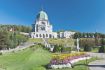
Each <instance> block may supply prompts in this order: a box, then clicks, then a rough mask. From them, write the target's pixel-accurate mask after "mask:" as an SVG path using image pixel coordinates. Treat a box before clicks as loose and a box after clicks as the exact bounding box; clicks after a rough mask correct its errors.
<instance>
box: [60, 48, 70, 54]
mask: <svg viewBox="0 0 105 70" xmlns="http://www.w3.org/2000/svg"><path fill="white" fill-rule="evenodd" d="M61 52H68V53H70V52H71V47H62V49H61Z"/></svg>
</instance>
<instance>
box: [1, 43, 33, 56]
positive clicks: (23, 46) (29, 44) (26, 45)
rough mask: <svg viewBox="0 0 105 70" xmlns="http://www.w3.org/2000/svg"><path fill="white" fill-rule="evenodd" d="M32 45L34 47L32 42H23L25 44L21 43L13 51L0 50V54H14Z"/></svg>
mask: <svg viewBox="0 0 105 70" xmlns="http://www.w3.org/2000/svg"><path fill="white" fill-rule="evenodd" d="M32 45H35V44H34V43H32V42H25V43H23V44H21V45H19V46H17V47H16V48H14V49H9V50H0V52H2V53H3V54H4V53H8V52H13V51H14V52H16V51H19V50H23V49H25V48H27V47H30V46H32Z"/></svg>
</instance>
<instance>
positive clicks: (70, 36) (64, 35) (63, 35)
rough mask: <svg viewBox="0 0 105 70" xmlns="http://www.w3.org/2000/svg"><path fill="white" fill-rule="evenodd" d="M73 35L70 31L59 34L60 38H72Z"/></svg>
mask: <svg viewBox="0 0 105 70" xmlns="http://www.w3.org/2000/svg"><path fill="white" fill-rule="evenodd" d="M74 34H75V32H72V31H64V32H60V33H59V37H60V38H72V36H73V35H74Z"/></svg>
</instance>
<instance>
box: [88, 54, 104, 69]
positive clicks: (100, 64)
mask: <svg viewBox="0 0 105 70" xmlns="http://www.w3.org/2000/svg"><path fill="white" fill-rule="evenodd" d="M89 54H90V55H91V56H97V57H99V58H103V59H102V60H96V61H93V62H91V63H89V69H90V70H105V53H89Z"/></svg>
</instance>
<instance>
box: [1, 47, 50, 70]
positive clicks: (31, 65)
mask: <svg viewBox="0 0 105 70" xmlns="http://www.w3.org/2000/svg"><path fill="white" fill-rule="evenodd" d="M38 47H39V46H35V47H33V48H28V49H25V50H23V51H19V52H15V53H14V52H12V53H8V54H4V55H1V56H0V68H2V69H4V70H46V69H45V68H44V67H43V66H44V65H47V64H48V63H49V61H50V59H51V53H49V52H48V51H46V50H43V49H42V48H40V47H39V48H38ZM0 70H1V69H0Z"/></svg>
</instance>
